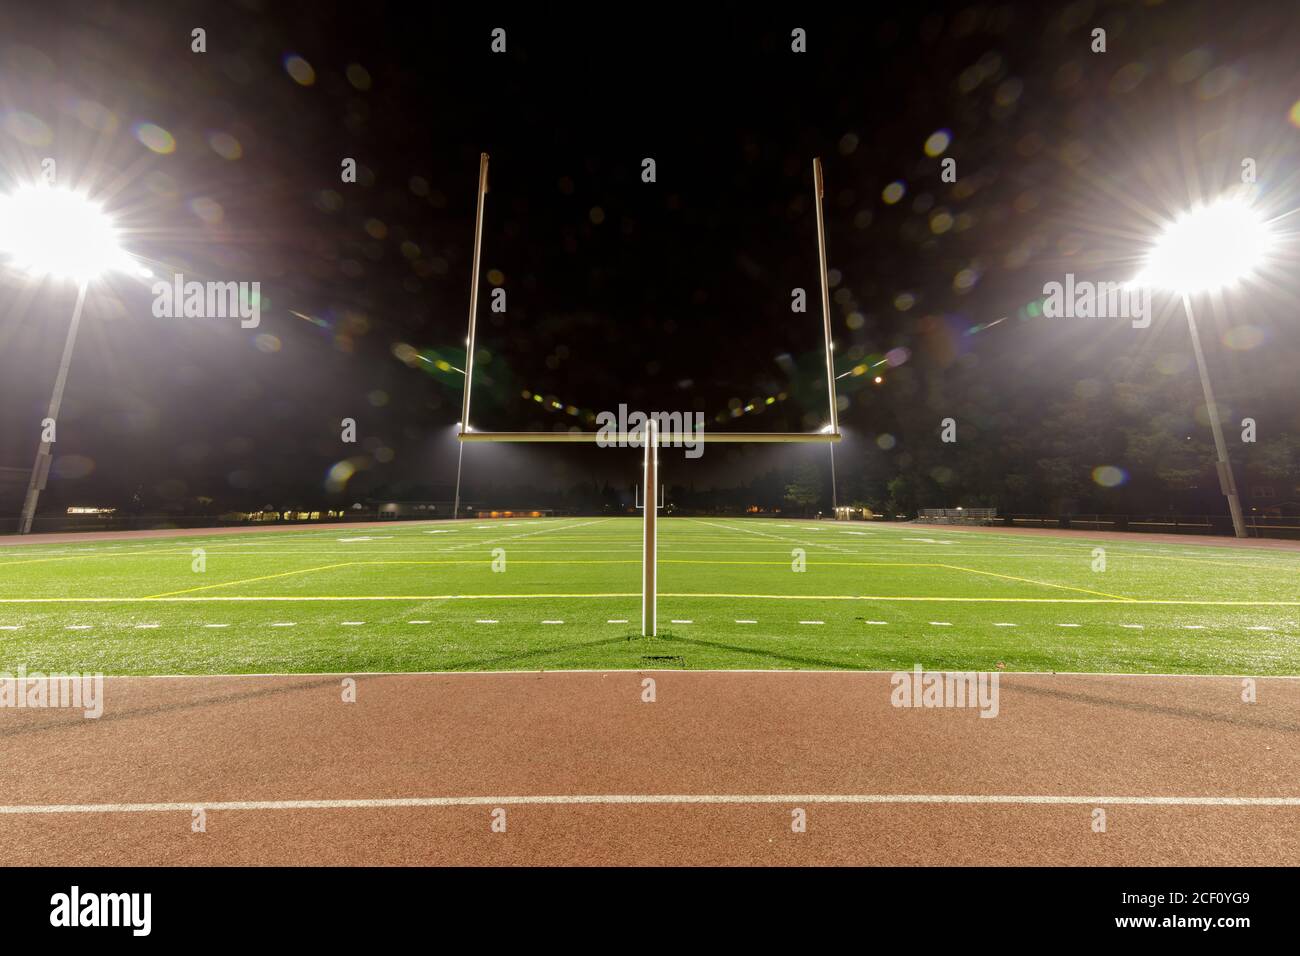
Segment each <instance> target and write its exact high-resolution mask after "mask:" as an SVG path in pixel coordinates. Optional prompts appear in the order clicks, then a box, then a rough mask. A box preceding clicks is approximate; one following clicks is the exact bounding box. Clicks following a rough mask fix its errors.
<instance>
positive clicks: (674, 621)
mask: <svg viewBox="0 0 1300 956" xmlns="http://www.w3.org/2000/svg"><path fill="white" fill-rule="evenodd" d="M668 623H670V624H694V623H695V622H694V621H692V620H690V619H682V618H676V617H675V618H673V619H672V620H671V621H669V622H668Z"/></svg>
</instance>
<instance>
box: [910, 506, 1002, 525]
mask: <svg viewBox="0 0 1300 956" xmlns="http://www.w3.org/2000/svg"><path fill="white" fill-rule="evenodd" d="M997 516H998V509H997V508H922V509H921V511H920V513H919V514H918V515H917V516H916V520H917V521H920V522H921V523H923V524H992V523H993V522H994V521H995V520H996V519H997Z"/></svg>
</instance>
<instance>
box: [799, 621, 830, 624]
mask: <svg viewBox="0 0 1300 956" xmlns="http://www.w3.org/2000/svg"><path fill="white" fill-rule="evenodd" d="M799 623H800V624H825V623H826V622H825V621H800V622H799Z"/></svg>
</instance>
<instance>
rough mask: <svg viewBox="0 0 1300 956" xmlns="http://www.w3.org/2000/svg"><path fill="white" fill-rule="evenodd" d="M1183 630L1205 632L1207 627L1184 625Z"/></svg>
mask: <svg viewBox="0 0 1300 956" xmlns="http://www.w3.org/2000/svg"><path fill="white" fill-rule="evenodd" d="M1183 630H1184V631H1203V630H1205V625H1204V624H1184V625H1183Z"/></svg>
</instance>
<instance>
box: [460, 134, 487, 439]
mask: <svg viewBox="0 0 1300 956" xmlns="http://www.w3.org/2000/svg"><path fill="white" fill-rule="evenodd" d="M487 189H488V154H487V153H479V156H478V205H477V208H476V210H475V213H474V264H473V266H472V267H471V268H472V269H473V274H472V275H471V276H470V281H469V332H468V333H466V335H465V390H464V394H463V395H462V397H461V407H460V431H461V433H462V434H464V433H465V432H467V431H469V390H470V385H471V383H472V382H473V379H474V332H475V326H476V325H477V324H478V322H477V319H478V287H479V269H480V267H481V263H482V256H483V205H484V203H485V201H486V198H487Z"/></svg>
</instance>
